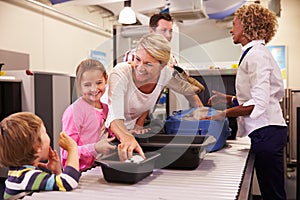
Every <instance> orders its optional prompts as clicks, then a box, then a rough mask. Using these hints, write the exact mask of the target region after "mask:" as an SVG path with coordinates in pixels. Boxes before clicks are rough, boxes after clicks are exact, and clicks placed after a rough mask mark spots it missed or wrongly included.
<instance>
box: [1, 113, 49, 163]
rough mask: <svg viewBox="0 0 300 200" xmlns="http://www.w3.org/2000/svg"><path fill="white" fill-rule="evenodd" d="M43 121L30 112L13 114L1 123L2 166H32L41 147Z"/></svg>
mask: <svg viewBox="0 0 300 200" xmlns="http://www.w3.org/2000/svg"><path fill="white" fill-rule="evenodd" d="M42 124H43V121H42V120H41V119H40V118H39V117H38V116H37V115H35V114H33V113H30V112H19V113H15V114H12V115H10V116H8V117H6V118H5V119H3V120H2V121H1V123H0V164H1V165H3V166H6V167H18V166H22V165H31V164H33V162H34V160H35V159H36V158H37V157H36V156H35V153H36V152H35V148H36V147H38V146H40V145H41V142H42V141H41V134H40V131H41V127H42Z"/></svg>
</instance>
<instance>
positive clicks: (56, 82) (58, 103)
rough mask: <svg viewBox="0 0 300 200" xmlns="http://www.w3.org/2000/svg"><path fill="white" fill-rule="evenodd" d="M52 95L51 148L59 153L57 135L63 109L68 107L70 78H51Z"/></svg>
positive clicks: (57, 76)
mask: <svg viewBox="0 0 300 200" xmlns="http://www.w3.org/2000/svg"><path fill="white" fill-rule="evenodd" d="M52 83H53V85H52V89H53V91H52V93H53V147H54V149H55V150H56V151H57V152H59V145H58V139H59V133H60V132H61V130H62V121H61V120H62V116H63V113H64V111H65V109H66V108H67V107H68V106H69V105H70V102H71V97H70V95H68V94H70V88H71V87H70V77H69V76H64V75H53V76H52Z"/></svg>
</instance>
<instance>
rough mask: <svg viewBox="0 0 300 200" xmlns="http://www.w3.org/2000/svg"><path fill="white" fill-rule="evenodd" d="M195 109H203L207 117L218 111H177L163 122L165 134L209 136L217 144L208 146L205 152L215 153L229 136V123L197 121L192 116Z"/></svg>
mask: <svg viewBox="0 0 300 200" xmlns="http://www.w3.org/2000/svg"><path fill="white" fill-rule="evenodd" d="M197 109H203V110H205V112H203V113H204V114H205V115H207V116H212V115H215V114H216V113H217V112H218V111H217V110H215V109H213V108H211V107H204V108H191V109H187V110H179V111H175V112H173V114H172V115H170V116H168V117H167V119H166V121H165V125H164V126H165V127H164V128H165V132H166V134H180V135H211V136H213V137H215V138H216V140H217V142H216V144H214V145H211V146H208V147H207V149H206V150H207V151H209V152H212V151H217V150H219V149H221V148H223V147H224V145H225V143H226V139H227V137H228V136H230V134H231V129H230V128H229V121H228V119H227V118H226V119H225V120H197V119H195V118H193V116H192V114H194V113H195V112H196V111H199V110H197Z"/></svg>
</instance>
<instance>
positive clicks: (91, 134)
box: [61, 59, 115, 171]
mask: <svg viewBox="0 0 300 200" xmlns="http://www.w3.org/2000/svg"><path fill="white" fill-rule="evenodd" d="M106 82H107V74H106V72H105V68H104V66H103V65H102V63H101V62H99V61H97V60H93V59H87V60H84V61H82V62H81V63H80V64H79V65H78V67H77V69H76V80H75V83H76V90H77V94H79V95H81V96H80V97H79V98H78V99H77V100H76V101H75V102H74V103H73V104H71V105H70V106H69V107H68V108H67V109H66V110H65V112H64V114H63V118H62V126H63V127H62V129H63V131H64V132H66V133H67V134H68V135H69V136H70V137H71V138H73V140H75V142H76V143H77V145H78V154H79V165H80V170H81V171H83V170H86V169H88V168H91V167H92V166H93V165H94V160H95V159H96V157H97V156H100V155H103V154H108V153H109V152H110V151H111V150H113V149H115V146H113V145H111V144H109V142H111V141H113V140H114V139H115V138H114V137H111V136H113V134H112V133H110V131H108V130H107V129H106V128H105V125H104V122H105V120H106V117H107V113H108V107H107V105H106V104H104V103H101V102H100V98H101V96H102V95H103V94H104V92H105V87H106ZM67 156H68V152H67V151H65V150H63V149H61V160H62V165H63V167H64V166H65V165H66V160H67Z"/></svg>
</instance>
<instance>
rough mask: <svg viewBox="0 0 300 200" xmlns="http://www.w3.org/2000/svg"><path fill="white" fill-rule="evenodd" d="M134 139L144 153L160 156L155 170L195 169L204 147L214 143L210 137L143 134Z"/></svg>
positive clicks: (213, 139) (214, 140) (204, 150)
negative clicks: (155, 153)
mask: <svg viewBox="0 0 300 200" xmlns="http://www.w3.org/2000/svg"><path fill="white" fill-rule="evenodd" d="M136 139H137V141H138V142H139V144H140V146H141V147H142V149H143V150H144V152H152V153H154V152H157V153H159V154H160V156H159V157H158V158H157V160H156V162H155V168H168V169H186V170H192V169H196V168H197V167H198V166H199V164H200V162H201V160H202V158H203V155H204V154H205V153H206V149H205V148H206V147H207V146H209V145H212V144H214V143H215V142H216V139H215V138H214V137H212V136H206V135H175V134H173V135H167V134H155V135H153V134H143V135H136Z"/></svg>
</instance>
